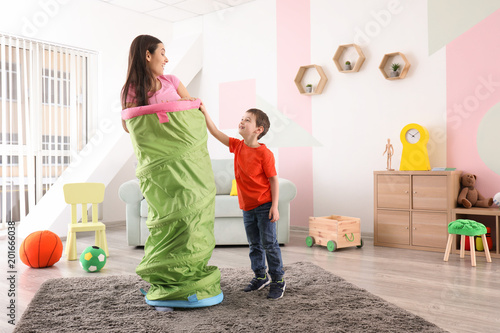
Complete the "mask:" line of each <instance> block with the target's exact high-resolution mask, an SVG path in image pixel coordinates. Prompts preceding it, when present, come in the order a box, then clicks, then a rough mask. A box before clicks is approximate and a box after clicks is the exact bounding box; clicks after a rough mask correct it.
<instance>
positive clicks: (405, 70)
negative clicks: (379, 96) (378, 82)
mask: <svg viewBox="0 0 500 333" xmlns="http://www.w3.org/2000/svg"><path fill="white" fill-rule="evenodd" d="M395 58H399V59H401V60H402V61H403V62H404V63H405V64H404V66H403V69H402V70H401V73H400V74H399V76H396V77H391V76H390V75H388V70H390V68H391V67H390V66H391V65H390V64H392V61H393V59H395ZM388 64H389V65H388ZM410 66H411V64H410V63H409V62H408V59H406V57H405V55H404V54H403V53H401V52H393V53H387V54H386V55H384V57H383V58H382V62H381V63H380V66H378V68H379V69H380V71H381V72H382V75H384V77H385V78H386V79H387V80H400V79H404V78H405V77H406V74H407V73H408V70H409V69H410Z"/></svg>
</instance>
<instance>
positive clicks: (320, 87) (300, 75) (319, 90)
mask: <svg viewBox="0 0 500 333" xmlns="http://www.w3.org/2000/svg"><path fill="white" fill-rule="evenodd" d="M311 68H314V69H315V70H316V71H317V72H318V74H319V76H320V79H319V82H318V84H317V85H316V89H315V90H314V91H313V92H310V93H308V92H306V90H305V89H304V86H303V85H302V79H303V78H304V75H305V73H306V72H307V71H308V70H309V69H311ZM326 81H328V78H327V77H326V75H325V72H323V68H321V66H319V65H308V66H300V68H299V71H298V72H297V76H295V80H294V82H295V85H296V86H297V88H298V89H299V92H300V93H301V94H303V95H319V94H321V93H322V92H323V89H324V88H325V85H326Z"/></svg>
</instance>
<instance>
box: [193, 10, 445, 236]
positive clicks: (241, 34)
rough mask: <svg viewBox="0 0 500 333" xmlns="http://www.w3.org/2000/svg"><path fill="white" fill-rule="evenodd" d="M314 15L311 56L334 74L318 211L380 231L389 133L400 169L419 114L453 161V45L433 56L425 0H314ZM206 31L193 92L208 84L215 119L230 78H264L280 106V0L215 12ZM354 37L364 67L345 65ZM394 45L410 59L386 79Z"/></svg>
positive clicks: (214, 145)
mask: <svg viewBox="0 0 500 333" xmlns="http://www.w3.org/2000/svg"><path fill="white" fill-rule="evenodd" d="M311 22H312V23H311V24H312V27H311V53H312V54H311V63H314V64H317V65H321V66H322V68H323V70H324V71H325V73H326V75H327V76H328V79H329V80H328V83H327V85H326V88H325V90H324V91H323V94H322V95H315V96H311V99H312V106H313V133H312V134H313V136H314V137H315V138H316V139H317V140H318V141H319V142H320V143H321V144H322V146H321V147H315V148H313V154H314V155H313V156H314V157H313V158H314V160H313V169H314V215H315V216H323V215H331V214H339V215H347V216H355V217H360V218H361V221H362V231H363V232H365V233H372V232H373V171H375V170H384V169H385V168H386V157H385V156H382V153H383V152H384V149H385V145H386V142H387V139H388V138H390V139H391V143H393V146H394V150H395V155H394V157H393V160H392V165H393V168H395V169H398V168H399V162H400V156H401V150H402V144H401V142H400V140H399V135H400V131H401V129H402V128H403V127H404V126H405V125H406V124H408V123H412V122H416V123H419V124H421V125H423V126H425V127H427V129H428V130H429V132H430V133H431V138H432V137H434V138H442V139H437V140H434V142H430V143H429V155H430V162H431V166H432V167H435V166H446V163H445V162H446V160H445V159H446V149H445V148H446V142H445V139H444V138H445V131H446V125H445V110H446V107H445V106H446V104H445V102H446V100H445V98H446V90H445V88H446V81H445V73H446V72H445V70H446V66H445V52H444V49H443V50H441V51H438V52H436V53H434V54H433V55H432V56H428V51H427V4H426V2H425V1H411V2H407V1H405V2H404V3H402V1H401V3H399V2H398V1H395V0H376V1H362V0H355V1H347V2H346V1H331V0H311ZM358 31H363V33H364V34H366V35H367V38H363V37H362V35H361V33H359V32H358ZM203 32H204V44H205V45H204V66H203V70H202V72H201V73H200V74H199V75H198V76H197V78H196V79H195V82H193V83H192V86H193V87H198V88H197V90H198V91H194V92H193V91H192V94H195V93H196V92H199V96H200V97H201V98H202V99H203V100H204V102H205V104H206V105H207V108H208V110H209V112H210V113H211V114H212V117H213V118H214V121H216V123H217V121H218V113H217V112H218V111H217V109H218V103H219V101H218V99H219V92H218V86H219V83H222V82H227V81H236V80H244V79H256V82H257V94H258V95H260V96H262V97H263V98H264V99H266V100H267V101H268V102H270V103H271V104H272V105H276V84H277V83H276V7H275V2H274V1H264V0H256V1H254V2H251V3H248V4H245V5H243V6H239V7H236V8H235V9H232V10H231V11H230V12H227V13H223V14H221V15H218V14H217V13H215V14H211V15H206V16H205V17H204V21H203ZM291 42H293V41H291ZM350 43H356V44H358V45H360V46H361V48H362V50H363V52H364V54H365V56H366V61H365V63H364V64H363V66H362V68H361V70H360V71H359V72H358V73H355V74H344V73H339V72H338V70H337V68H336V67H335V65H334V63H333V61H332V58H333V55H334V53H335V51H336V50H337V47H338V46H339V45H343V44H350ZM392 52H402V53H404V54H405V55H406V57H407V58H408V60H409V62H410V63H411V67H410V70H409V72H408V75H407V77H406V78H405V79H403V80H397V81H389V80H386V79H384V77H383V76H382V74H381V73H380V71H379V69H378V66H379V65H380V62H381V60H382V57H383V56H384V54H386V53H392ZM304 65H308V64H304ZM297 70H298V69H297ZM296 93H298V91H297V92H296ZM264 111H265V110H264ZM226 132H227V134H232V135H234V134H235V133H234V132H231V131H226ZM209 150H210V153H211V155H212V157H215V158H226V157H231V154H229V153H227V150H226V148H225V147H223V146H222V145H221V144H220V143H218V142H216V141H215V140H213V139H211V141H210V142H209ZM275 154H276V152H275ZM277 158H278V159H279V156H277ZM292 204H293V202H292Z"/></svg>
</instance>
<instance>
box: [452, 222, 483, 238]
mask: <svg viewBox="0 0 500 333" xmlns="http://www.w3.org/2000/svg"><path fill="white" fill-rule="evenodd" d="M448 233H450V234H457V235H465V236H478V235H483V234H485V233H486V227H485V226H484V224H482V223H479V222H476V221H474V220H456V221H453V222H450V223H449V224H448Z"/></svg>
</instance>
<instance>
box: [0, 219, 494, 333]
mask: <svg viewBox="0 0 500 333" xmlns="http://www.w3.org/2000/svg"><path fill="white" fill-rule="evenodd" d="M306 236H307V232H306V231H305V230H300V229H294V230H292V233H291V242H290V243H289V244H288V245H287V246H284V247H282V256H283V261H284V264H285V266H286V265H287V264H290V263H293V262H299V261H309V262H312V263H314V264H316V265H318V266H321V267H323V268H324V269H326V270H328V271H330V272H332V273H334V274H336V275H338V276H340V277H342V278H344V279H346V280H347V281H349V282H351V283H353V284H355V285H357V286H359V287H361V288H364V289H366V290H368V291H370V292H371V293H373V294H375V295H378V296H380V297H382V298H384V299H385V300H387V301H389V302H392V303H393V304H395V305H397V306H400V307H402V308H404V309H406V310H408V311H410V312H412V313H414V314H417V315H419V316H421V317H423V318H425V319H426V320H428V321H430V322H433V323H435V324H436V325H438V326H440V327H441V328H443V329H445V330H448V331H450V332H500V260H499V259H495V258H494V259H493V262H492V263H486V260H485V258H484V256H483V255H481V254H479V257H478V258H477V267H475V268H474V267H471V265H470V258H469V257H466V258H465V259H460V258H459V256H458V255H456V254H452V255H451V256H450V260H449V261H448V262H443V253H436V252H423V251H414V250H404V249H394V248H387V247H378V246H373V239H370V238H367V237H365V238H364V239H363V241H364V246H363V248H361V249H358V248H355V247H351V248H344V249H340V250H337V251H335V252H329V251H328V250H327V249H326V248H325V247H319V246H313V247H312V248H308V247H307V246H306V245H305V237H306ZM107 239H108V245H109V251H110V257H109V259H108V262H107V263H106V266H105V267H104V269H103V270H102V271H101V272H99V273H94V274H100V275H101V276H102V275H120V274H134V269H135V267H136V266H137V264H138V263H139V261H140V260H141V258H142V255H143V248H140V247H139V248H137V247H130V246H128V245H127V243H126V237H125V227H124V226H121V225H113V226H108V228H107ZM77 245H78V253H81V251H82V250H83V249H84V248H85V247H87V246H89V245H93V235H92V234H90V233H80V234H79V235H78V240H77ZM0 248H1V250H0V251H2V252H4V253H5V252H6V250H5V249H6V248H7V245H6V239H5V237H4V238H2V239H0ZM1 257H2V263H1V265H0V268H1V269H3V271H4V272H5V274H4V275H3V277H2V278H1V279H0V287H1V296H0V299H1V300H2V301H0V303H1V304H0V305H1V306H0V308H1V309H2V310H1V312H2V313H1V316H0V318H1V319H0V332H11V331H12V330H13V327H12V325H9V324H8V323H7V320H8V317H7V309H6V307H7V306H8V304H9V303H8V302H9V299H8V297H6V295H7V289H8V287H9V284H8V280H7V278H8V276H9V275H8V274H7V271H8V269H7V267H6V264H5V262H6V259H4V258H6V256H4V255H3V254H2V255H1ZM210 264H212V265H217V266H219V267H250V262H249V259H248V248H247V247H244V246H240V247H237V246H235V247H233V246H223V247H216V248H215V250H214V253H213V256H212V259H211V262H210ZM16 269H17V274H16V279H17V287H16V292H17V295H16V299H15V300H16V305H17V309H16V311H17V313H16V320H19V319H20V318H21V315H22V313H23V312H24V311H25V309H26V307H27V305H28V304H29V302H30V300H31V299H32V297H33V296H34V294H35V293H36V291H37V290H38V288H39V287H40V285H41V284H42V283H43V282H44V281H46V280H47V279H51V278H59V277H74V276H89V274H90V273H86V272H84V271H83V270H82V269H81V268H80V266H79V262H78V261H71V262H69V261H67V260H66V259H65V257H64V256H63V258H61V260H60V261H59V262H58V263H57V264H56V265H54V266H53V267H50V268H44V269H31V268H28V267H27V266H25V265H24V264H22V263H18V264H17V267H16ZM250 278H251V276H250V275H249V279H250ZM284 297H286V293H285V296H284Z"/></svg>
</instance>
